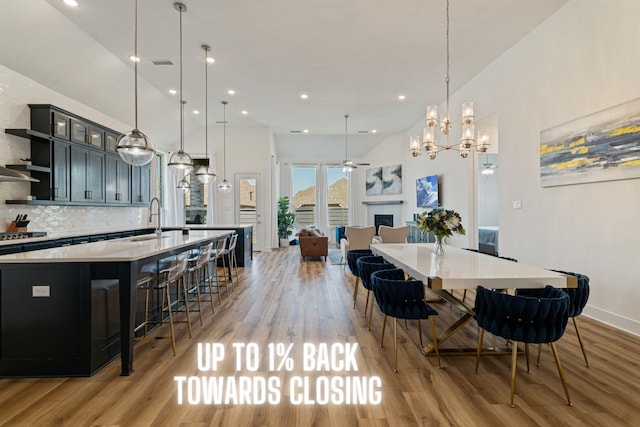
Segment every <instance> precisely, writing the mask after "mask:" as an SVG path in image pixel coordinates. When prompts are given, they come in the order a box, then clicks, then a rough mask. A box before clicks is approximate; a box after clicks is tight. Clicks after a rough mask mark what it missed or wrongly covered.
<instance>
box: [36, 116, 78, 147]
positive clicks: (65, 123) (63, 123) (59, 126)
mask: <svg viewBox="0 0 640 427" xmlns="http://www.w3.org/2000/svg"><path fill="white" fill-rule="evenodd" d="M45 113H46V112H45ZM70 120H71V119H70V118H69V116H67V115H66V114H62V113H60V112H58V111H52V112H51V129H50V132H51V134H52V135H53V136H55V137H56V138H60V139H65V140H67V141H68V140H69V139H71V131H70ZM43 121H44V122H45V124H43V126H42V130H40V132H46V133H49V131H47V130H46V129H45V127H46V118H45V119H43ZM34 129H35V128H34Z"/></svg>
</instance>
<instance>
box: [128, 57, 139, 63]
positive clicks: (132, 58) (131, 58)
mask: <svg viewBox="0 0 640 427" xmlns="http://www.w3.org/2000/svg"><path fill="white" fill-rule="evenodd" d="M129 59H130V60H132V61H133V62H140V57H139V56H135V55H130V56H129Z"/></svg>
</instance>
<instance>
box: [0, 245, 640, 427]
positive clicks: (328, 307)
mask: <svg viewBox="0 0 640 427" xmlns="http://www.w3.org/2000/svg"><path fill="white" fill-rule="evenodd" d="M241 270H242V269H241ZM243 270H244V271H242V273H241V276H242V277H241V278H242V280H241V284H240V286H239V287H238V288H237V289H235V290H234V291H233V292H232V293H231V294H230V296H229V297H228V298H224V297H223V300H222V304H221V305H217V302H216V306H215V308H216V313H215V315H212V314H211V311H210V308H209V306H208V305H207V306H205V307H204V326H200V324H199V322H198V321H197V320H196V319H197V316H196V315H194V316H193V320H194V321H195V323H194V334H193V338H191V339H190V338H188V336H187V334H186V325H180V326H178V327H177V330H178V342H177V354H178V355H177V356H176V357H173V356H172V354H171V345H170V342H169V341H168V340H148V341H143V342H140V343H138V344H136V346H135V360H134V368H135V372H134V374H133V375H131V376H129V377H121V376H120V375H119V373H120V363H119V359H118V360H116V361H114V362H112V363H111V364H110V365H108V366H107V367H106V368H104V369H103V370H102V371H101V372H99V373H98V374H96V375H95V376H93V377H91V378H47V379H0V425H2V426H334V427H335V426H394V427H395V426H416V425H424V426H449V425H452V426H502V425H504V426H535V425H542V426H561V425H567V426H627V425H628V426H631V425H638V424H639V423H640V338H638V337H634V336H631V335H629V334H626V333H623V332H620V331H618V330H615V329H613V328H610V327H608V326H606V325H603V324H601V323H598V322H595V321H592V320H590V319H586V318H581V324H580V325H581V329H582V332H583V334H584V338H585V341H586V344H587V351H588V355H589V361H590V364H591V367H589V368H587V367H585V365H584V361H583V359H582V353H581V352H580V348H579V346H578V342H577V338H576V335H575V331H574V330H573V328H572V327H570V326H571V324H569V327H568V328H567V332H566V333H565V336H564V337H563V338H562V339H561V340H560V342H559V343H558V351H559V353H560V358H561V360H562V363H563V366H564V369H565V372H566V376H567V380H568V383H569V389H570V392H571V397H572V400H573V406H572V407H569V406H567V405H566V403H565V400H564V393H563V391H562V387H561V383H560V379H559V377H558V374H557V370H556V367H555V363H554V362H553V356H552V354H551V351H550V349H549V348H547V347H546V346H545V348H544V353H543V360H542V366H541V367H535V366H532V368H531V372H530V373H526V370H525V367H524V365H525V363H524V357H522V358H521V359H520V360H519V365H518V367H519V368H518V377H517V389H516V407H515V408H511V407H509V405H508V402H509V377H510V357H508V356H507V357H503V356H488V357H484V358H483V360H482V362H481V365H480V371H479V373H478V375H476V374H474V373H473V369H474V358H473V357H469V356H450V357H444V358H443V360H442V369H438V368H437V365H436V361H435V358H432V357H424V356H423V355H422V353H421V352H420V351H419V350H418V348H417V347H416V346H415V344H414V341H417V328H416V326H415V324H411V323H410V324H409V329H408V330H407V331H405V330H404V329H402V328H400V324H399V327H398V341H399V346H398V370H399V372H398V373H394V372H393V370H392V364H393V329H392V327H391V326H392V323H391V321H389V322H388V325H387V333H386V336H385V346H384V347H383V348H380V347H379V346H378V340H379V338H380V331H381V326H382V323H381V319H382V316H381V315H380V313H379V312H378V310H377V307H376V308H375V309H374V312H373V324H372V326H371V331H368V330H367V327H366V323H367V320H366V319H365V318H363V317H362V312H363V310H364V295H365V292H363V291H362V290H361V292H360V293H359V297H358V305H357V309H356V310H354V309H353V308H352V306H353V301H352V295H353V286H354V278H353V276H351V274H350V273H349V272H348V269H347V271H345V270H344V269H343V267H342V266H340V265H332V264H331V263H330V262H326V263H325V262H324V261H321V260H320V259H317V260H316V259H308V260H307V262H302V261H301V259H300V257H299V250H298V248H296V247H290V248H286V249H279V250H276V251H273V252H271V253H260V254H256V255H255V256H254V261H253V262H252V263H251V265H250V266H249V267H247V268H245V269H243ZM223 295H224V291H223ZM435 308H436V309H437V310H438V311H439V313H440V317H439V318H438V319H437V320H436V328H437V329H438V330H441V329H442V328H443V327H445V326H446V325H448V324H449V323H451V321H452V320H453V319H455V318H456V316H458V315H459V313H458V312H457V310H456V309H453V308H451V307H450V306H449V304H436V305H435ZM160 332H161V333H162V331H160ZM423 334H424V336H425V339H430V331H429V328H428V323H427V322H425V324H424V328H423ZM476 338H477V331H476V326H475V323H474V322H471V324H469V325H468V326H466V327H465V329H464V330H462V331H461V333H460V334H458V336H457V337H456V339H455V340H453V339H452V340H451V342H447V343H445V346H452V345H465V346H473V345H475V342H476ZM491 338H492V337H490V336H487V337H486V338H485V343H486V345H491V344H492V340H491ZM197 343H220V344H223V345H224V347H225V350H226V354H225V356H226V357H225V358H224V360H223V361H222V362H221V363H220V364H219V365H218V366H217V371H215V372H213V371H203V372H200V371H199V370H198V353H197ZM234 343H240V344H248V343H255V344H257V346H258V347H259V351H260V356H259V360H257V363H258V367H257V370H255V371H250V370H249V369H248V368H250V367H251V366H242V367H241V369H240V371H236V365H235V349H234V347H233V344H234ZM270 343H273V344H276V343H285V344H286V346H288V345H289V344H293V347H292V350H291V353H290V356H291V358H292V359H293V361H294V367H293V369H292V370H291V371H287V370H286V363H285V364H284V365H283V369H282V370H281V371H280V372H270V370H269V357H268V349H269V344H270ZM304 343H313V344H315V345H316V346H317V345H318V344H320V343H327V344H333V343H343V344H344V343H357V345H358V347H357V351H356V354H355V358H356V362H357V367H358V371H357V372H315V371H308V372H304V371H303V356H302V352H303V344H304ZM493 343H495V344H500V345H502V344H503V342H500V341H498V340H494V341H493ZM279 350H282V348H280V349H279V348H278V347H277V346H276V347H274V351H275V355H276V357H275V358H274V363H275V365H276V366H274V369H277V365H279V364H280V361H281V357H280V356H281V355H282V352H279ZM284 350H286V347H285V348H284ZM243 360H244V359H243ZM319 360H320V359H319ZM322 360H324V359H322ZM250 362H252V360H251V359H250ZM203 363H204V362H203ZM243 364H244V362H243ZM336 367H337V366H336ZM324 375H326V376H329V377H335V376H340V377H347V376H359V377H367V378H370V377H375V376H378V377H380V380H381V386H380V387H379V388H376V387H374V388H375V389H376V390H378V391H379V392H380V396H381V401H380V403H379V404H369V405H362V404H342V405H335V404H324V405H323V404H318V403H316V404H300V405H294V404H292V403H291V401H292V399H293V400H295V399H297V398H298V397H299V391H300V390H301V388H296V389H295V390H294V391H293V392H291V391H290V390H289V384H290V383H291V381H292V380H293V378H294V377H309V378H310V381H311V383H312V384H315V382H316V381H317V379H318V378H319V377H321V376H324ZM175 376H185V377H196V376H198V377H236V378H237V377H240V376H247V377H249V378H255V377H265V378H266V377H270V376H275V377H277V378H279V380H280V382H281V384H280V387H279V388H278V390H279V391H280V396H279V397H280V401H279V403H278V404H269V403H263V404H246V403H245V404H240V403H236V404H234V403H230V404H224V403H223V404H205V403H202V401H203V399H204V397H203V395H202V394H201V395H200V396H196V395H195V394H194V393H192V395H191V399H192V400H193V401H200V402H201V403H200V404H198V405H190V404H188V402H187V399H188V397H189V396H188V395H187V387H184V390H183V396H182V397H183V400H184V401H183V404H178V386H177V383H176V381H175V380H174V377H175ZM194 381H195V380H194ZM338 388H340V387H338ZM256 389H257V388H256ZM194 390H195V389H194ZM315 394H316V390H315V387H311V391H310V397H309V398H315V399H317V400H318V401H322V399H323V396H321V395H320V396H315ZM231 395H232V394H230V395H229V396H231ZM243 398H244V399H248V400H252V399H255V400H258V401H260V399H261V396H259V395H252V394H250V395H245V396H244V397H243ZM367 398H368V399H373V400H375V399H374V397H373V396H369V397H367Z"/></svg>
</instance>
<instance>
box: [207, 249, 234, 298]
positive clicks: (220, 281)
mask: <svg viewBox="0 0 640 427" xmlns="http://www.w3.org/2000/svg"><path fill="white" fill-rule="evenodd" d="M227 240H228V237H225V238H224V239H220V240H218V241H217V242H216V248H215V249H214V250H212V251H211V257H210V258H209V261H211V263H212V264H213V266H212V267H213V274H210V275H209V284H211V283H213V282H214V281H215V284H216V291H215V292H214V293H215V294H218V303H222V300H221V298H222V294H221V293H220V287H224V289H225V291H226V292H227V296H229V288H228V283H229V279H228V277H227V273H226V270H227V267H226V261H225V257H224V256H223V255H224V250H225V248H226V246H227ZM219 260H221V263H222V271H223V274H222V276H220V275H219V274H218V268H219V267H218V261H219Z"/></svg>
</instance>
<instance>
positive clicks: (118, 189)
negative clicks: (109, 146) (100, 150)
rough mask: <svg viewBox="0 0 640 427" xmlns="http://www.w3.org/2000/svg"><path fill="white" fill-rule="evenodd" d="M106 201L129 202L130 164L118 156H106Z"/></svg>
mask: <svg viewBox="0 0 640 427" xmlns="http://www.w3.org/2000/svg"><path fill="white" fill-rule="evenodd" d="M106 168H107V173H106V185H105V199H106V202H107V203H131V166H129V165H128V164H127V163H126V162H125V161H124V160H122V159H121V158H120V157H119V156H113V155H107V156H106Z"/></svg>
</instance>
